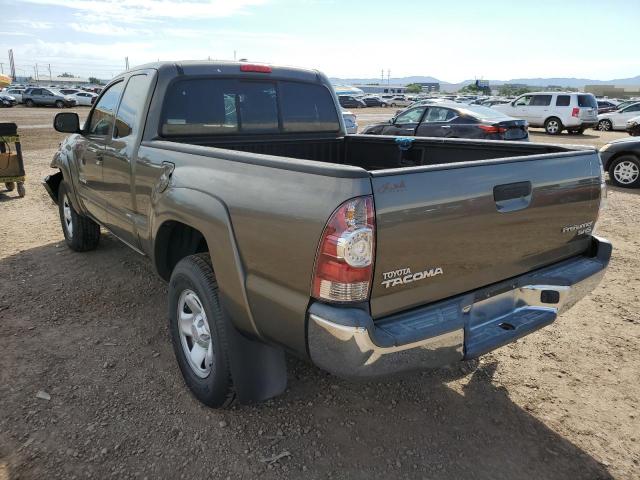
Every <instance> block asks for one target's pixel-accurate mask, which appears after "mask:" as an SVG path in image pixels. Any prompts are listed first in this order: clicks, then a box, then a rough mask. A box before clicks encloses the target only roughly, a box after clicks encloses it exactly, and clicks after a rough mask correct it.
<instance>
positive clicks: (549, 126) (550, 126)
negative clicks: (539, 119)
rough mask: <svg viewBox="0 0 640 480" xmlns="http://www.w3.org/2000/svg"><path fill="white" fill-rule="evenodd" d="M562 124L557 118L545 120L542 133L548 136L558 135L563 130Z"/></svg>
mask: <svg viewBox="0 0 640 480" xmlns="http://www.w3.org/2000/svg"><path fill="white" fill-rule="evenodd" d="M563 128H564V127H563V126H562V122H561V121H560V119H559V118H558V117H550V118H547V119H546V120H545V122H544V131H545V132H547V134H548V135H560V134H561V133H562V130H563Z"/></svg>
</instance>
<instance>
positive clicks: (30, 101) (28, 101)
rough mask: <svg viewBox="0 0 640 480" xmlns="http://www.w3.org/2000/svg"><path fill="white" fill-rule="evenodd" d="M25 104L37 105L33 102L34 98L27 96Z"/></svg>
mask: <svg viewBox="0 0 640 480" xmlns="http://www.w3.org/2000/svg"><path fill="white" fill-rule="evenodd" d="M24 104H25V105H26V106H27V107H33V106H35V103H33V100H31V99H30V98H27V99H26V100H25V102H24Z"/></svg>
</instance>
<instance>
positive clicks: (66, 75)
mask: <svg viewBox="0 0 640 480" xmlns="http://www.w3.org/2000/svg"><path fill="white" fill-rule="evenodd" d="M58 76H59V77H64V78H73V77H75V75H74V74H73V73H69V72H64V73H63V74H62V75H58Z"/></svg>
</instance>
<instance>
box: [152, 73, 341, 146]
mask: <svg viewBox="0 0 640 480" xmlns="http://www.w3.org/2000/svg"><path fill="white" fill-rule="evenodd" d="M339 126H340V124H339V121H338V115H337V112H336V108H335V105H334V103H333V97H332V96H331V94H330V93H329V91H328V90H327V89H326V88H325V87H323V86H321V85H315V84H309V83H299V82H287V81H280V82H271V81H248V80H246V81H245V80H240V79H211V78H198V79H195V78H194V79H185V80H180V81H178V82H175V83H174V84H173V85H171V86H170V88H169V89H168V91H167V94H166V97H165V101H164V110H163V120H162V128H161V130H162V134H163V135H229V134H231V135H233V134H239V133H250V134H251V133H253V134H260V133H280V132H287V133H290V132H329V131H331V132H335V131H337V130H339Z"/></svg>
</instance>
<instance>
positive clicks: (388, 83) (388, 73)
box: [387, 69, 391, 85]
mask: <svg viewBox="0 0 640 480" xmlns="http://www.w3.org/2000/svg"><path fill="white" fill-rule="evenodd" d="M390 84H391V70H389V69H387V85H390Z"/></svg>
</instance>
